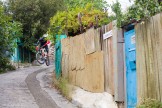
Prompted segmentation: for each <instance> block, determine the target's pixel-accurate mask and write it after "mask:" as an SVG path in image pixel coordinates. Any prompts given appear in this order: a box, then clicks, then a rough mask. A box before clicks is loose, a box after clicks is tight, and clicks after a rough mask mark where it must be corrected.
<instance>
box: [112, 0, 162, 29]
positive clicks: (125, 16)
mask: <svg viewBox="0 0 162 108" xmlns="http://www.w3.org/2000/svg"><path fill="white" fill-rule="evenodd" d="M112 10H113V11H114V13H115V14H116V20H117V26H118V27H121V26H122V25H124V24H128V23H130V21H132V20H136V21H139V20H143V19H148V18H149V17H151V16H153V15H155V14H157V13H159V12H161V11H162V5H161V3H159V2H158V0H135V2H134V4H133V5H132V6H130V7H129V9H128V11H127V12H126V13H121V6H120V4H119V2H117V3H115V4H114V5H113V6H112Z"/></svg>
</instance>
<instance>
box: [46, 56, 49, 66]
mask: <svg viewBox="0 0 162 108" xmlns="http://www.w3.org/2000/svg"><path fill="white" fill-rule="evenodd" d="M46 65H47V66H49V65H50V60H49V57H48V56H47V57H46Z"/></svg>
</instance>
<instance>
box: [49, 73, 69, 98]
mask: <svg viewBox="0 0 162 108" xmlns="http://www.w3.org/2000/svg"><path fill="white" fill-rule="evenodd" d="M52 79H53V81H52V85H53V86H54V87H55V88H56V89H57V90H59V91H60V92H61V94H62V95H63V96H64V97H65V98H67V99H68V100H69V101H71V99H72V98H71V91H72V89H71V87H70V86H69V83H68V78H64V77H60V78H59V79H56V77H55V75H53V78H52Z"/></svg>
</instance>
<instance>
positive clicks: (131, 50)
mask: <svg viewBox="0 0 162 108" xmlns="http://www.w3.org/2000/svg"><path fill="white" fill-rule="evenodd" d="M124 38H125V56H126V89H127V90H126V91H127V108H135V107H136V104H137V86H136V79H137V77H136V47H135V43H136V41H135V31H134V29H133V30H130V31H128V32H125V33H124Z"/></svg>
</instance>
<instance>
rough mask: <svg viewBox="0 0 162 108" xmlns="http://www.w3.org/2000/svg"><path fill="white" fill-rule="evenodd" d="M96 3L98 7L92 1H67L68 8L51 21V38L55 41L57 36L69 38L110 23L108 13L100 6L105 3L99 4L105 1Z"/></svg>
mask: <svg viewBox="0 0 162 108" xmlns="http://www.w3.org/2000/svg"><path fill="white" fill-rule="evenodd" d="M93 1H94V0H93ZM95 1H98V2H97V3H98V5H97V4H96V3H95V2H92V1H91V0H89V1H88V0H81V1H79V0H76V1H73V0H68V1H66V2H67V4H66V6H67V8H66V9H65V10H64V11H59V12H57V14H56V15H55V16H53V17H52V18H51V20H50V28H49V34H51V37H52V38H53V39H54V40H55V36H56V34H65V33H66V34H68V36H75V35H77V34H80V33H82V32H83V31H85V30H86V29H88V28H90V27H92V26H101V25H104V24H107V23H108V22H109V19H108V13H107V12H105V11H104V10H103V8H102V7H101V6H100V5H101V4H102V3H104V2H99V1H103V0H95ZM66 2H65V3H66ZM70 4H71V5H70ZM78 16H79V17H78ZM81 28H82V29H83V31H81V30H82V29H81ZM67 31H68V32H67Z"/></svg>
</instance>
